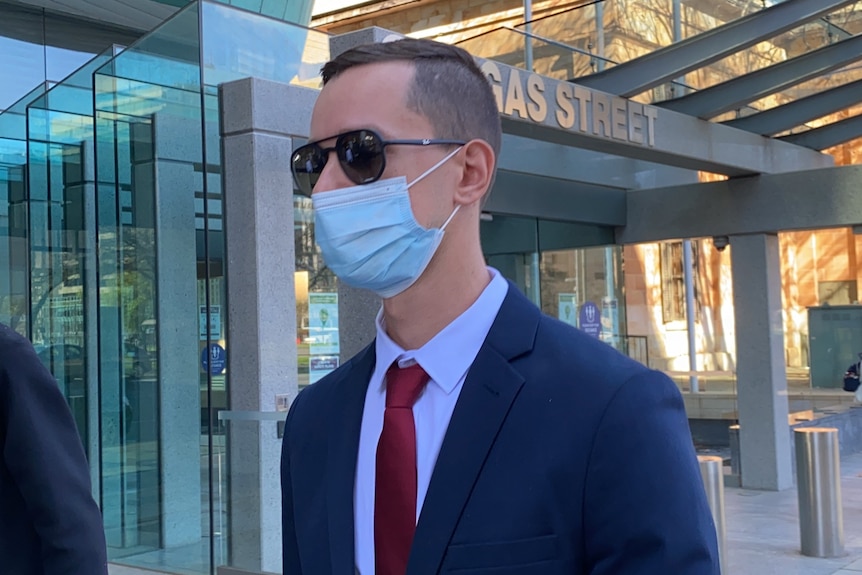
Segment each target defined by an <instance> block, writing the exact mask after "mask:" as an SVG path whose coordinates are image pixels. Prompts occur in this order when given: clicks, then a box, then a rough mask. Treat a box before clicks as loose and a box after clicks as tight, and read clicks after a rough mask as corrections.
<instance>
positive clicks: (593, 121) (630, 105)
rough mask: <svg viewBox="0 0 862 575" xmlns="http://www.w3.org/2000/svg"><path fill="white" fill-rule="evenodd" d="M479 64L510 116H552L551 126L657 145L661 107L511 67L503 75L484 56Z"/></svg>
mask: <svg viewBox="0 0 862 575" xmlns="http://www.w3.org/2000/svg"><path fill="white" fill-rule="evenodd" d="M479 65H480V66H481V68H482V72H484V74H485V75H486V76H487V77H488V80H489V81H490V82H491V87H492V89H493V91H494V96H495V97H496V98H497V107H498V108H499V109H500V112H501V113H502V114H504V115H506V116H509V117H511V118H520V119H522V120H527V121H530V122H534V123H536V124H547V123H548V122H547V121H546V120H547V119H548V116H549V115H550V117H551V119H552V121H551V124H552V125H556V126H558V127H560V128H563V129H565V130H570V131H575V132H580V133H582V134H588V135H593V136H597V137H599V138H605V139H608V140H619V141H622V142H628V143H631V144H635V145H639V146H649V147H654V146H655V127H656V119H657V118H658V108H655V107H653V106H649V105H644V104H641V103H638V102H633V101H631V100H628V99H626V98H620V97H618V96H612V95H610V94H605V93H603V92H596V91H593V90H590V89H588V88H584V87H583V86H578V85H577V84H572V83H570V82H560V81H557V80H552V79H550V78H545V77H543V76H540V75H538V74H533V73H529V72H526V71H523V70H518V69H516V68H509V67H507V68H506V69H508V72H509V74H508V78H504V74H503V70H502V69H501V68H500V66H499V65H498V64H497V63H496V62H492V61H490V60H480V61H479Z"/></svg>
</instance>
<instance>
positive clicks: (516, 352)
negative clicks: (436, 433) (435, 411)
mask: <svg viewBox="0 0 862 575" xmlns="http://www.w3.org/2000/svg"><path fill="white" fill-rule="evenodd" d="M540 313H541V312H539V310H538V309H536V308H535V306H533V305H532V304H531V303H530V302H529V301H528V300H527V299H526V298H525V297H524V296H522V295H521V294H520V292H518V290H517V288H515V287H514V286H513V285H511V284H510V286H509V293H508V295H507V296H506V299H505V300H504V302H503V305H502V307H501V308H500V312H499V313H498V314H497V318H496V320H495V321H494V325H493V326H492V328H491V331H490V332H489V333H488V337H487V339H486V341H485V344H484V345H483V346H482V348H481V349H480V351H479V354H478V355H477V356H476V360H475V361H474V362H473V365H472V366H471V367H470V371H469V373H468V375H467V379H466V381H465V382H464V387H463V389H462V390H461V395H460V397H459V398H458V403H457V404H456V406H455V411H454V412H453V414H452V419H451V421H450V423H449V428H448V429H447V431H446V436H445V438H444V440H443V445H442V447H441V449H440V454H439V455H438V457H437V463H436V465H435V467H434V472H433V474H432V476H431V483H430V485H429V486H428V493H427V495H426V497H425V503H424V504H423V507H422V513H421V514H420V517H419V523H418V525H417V526H416V535H415V537H414V539H413V549H412V551H411V555H410V561H409V564H408V567H407V573H408V575H433V574H436V573H437V571H438V569H439V568H440V564H441V563H442V561H443V556H444V554H445V552H446V547H447V546H448V544H449V541H450V540H451V538H452V534H453V533H454V531H455V527H456V526H457V524H458V521H459V519H460V517H461V513H462V512H463V510H464V506H465V505H466V503H467V500H468V499H469V497H470V493H471V492H472V490H473V486H474V485H475V483H476V480H477V479H478V477H479V474H480V472H481V470H482V467H483V465H484V463H485V460H486V459H487V457H488V453H489V452H490V450H491V447H492V446H493V445H494V441H495V440H496V438H497V435H498V434H499V432H500V428H501V427H502V425H503V422H504V421H505V419H506V415H507V414H508V413H509V409H510V408H511V406H512V402H514V400H515V398H516V397H517V395H518V392H519V391H520V390H521V387H522V386H523V385H524V378H523V377H522V376H521V374H520V373H518V372H517V371H516V370H515V369H514V368H513V367H512V365H511V363H510V362H511V360H513V359H514V358H516V357H518V356H520V355H523V354H525V353H528V352H529V351H531V350H532V349H533V342H534V341H535V335H536V329H537V328H538V321H539V317H540Z"/></svg>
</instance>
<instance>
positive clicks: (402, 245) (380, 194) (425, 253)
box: [312, 147, 461, 298]
mask: <svg viewBox="0 0 862 575" xmlns="http://www.w3.org/2000/svg"><path fill="white" fill-rule="evenodd" d="M460 149H461V148H460V147H459V148H457V149H455V150H453V151H452V152H451V153H450V154H448V155H447V156H446V157H444V158H443V159H442V160H440V161H439V162H437V163H436V164H435V165H433V166H431V168H430V169H428V170H427V171H426V172H425V173H424V174H422V175H421V176H419V177H418V178H416V179H415V180H413V181H412V182H411V183H409V184H408V183H407V179H406V178H404V177H403V176H402V177H399V178H390V179H386V180H379V181H377V182H373V183H371V184H365V185H361V186H352V187H349V188H341V189H338V190H332V191H330V192H323V193H319V194H315V195H314V196H312V201H313V202H314V236H315V240H316V241H317V244H318V245H319V246H320V250H321V252H322V253H323V259H324V261H325V262H326V265H327V267H329V269H331V270H332V271H333V272H334V273H335V275H336V276H338V279H339V280H341V281H343V282H344V283H346V284H347V285H350V286H353V287H356V288H362V289H367V290H371V291H373V292H374V293H376V294H377V295H379V296H380V297H382V298H391V297H394V296H396V295H398V294H400V293H401V292H403V291H404V290H406V289H407V288H409V287H410V286H411V285H413V284H414V283H415V282H416V280H418V279H419V277H420V276H421V275H422V273H423V272H424V271H425V268H426V267H428V264H429V263H430V262H431V258H433V257H434V254H435V253H436V251H437V248H438V247H439V246H440V242H441V241H442V240H443V233H444V230H445V229H446V226H447V225H448V224H449V222H450V221H452V218H453V217H454V216H455V214H456V213H457V212H458V208H459V207H460V206H456V207H455V209H454V210H453V212H452V214H451V215H450V216H449V219H447V220H446V223H444V224H443V225H442V226H441V227H439V228H431V229H426V228H423V227H422V226H421V225H420V224H419V222H417V221H416V218H415V217H413V210H412V208H411V207H410V194H409V191H408V190H409V189H410V187H411V186H413V185H415V184H416V183H418V182H419V181H420V180H422V179H423V178H425V177H426V176H428V174H430V173H432V172H433V171H434V170H436V169H437V168H439V167H440V166H442V165H443V164H444V163H445V162H446V161H448V160H449V158H451V157H452V156H454V155H455V154H456V153H458V150H460Z"/></svg>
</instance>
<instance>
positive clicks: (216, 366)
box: [201, 343, 227, 375]
mask: <svg viewBox="0 0 862 575" xmlns="http://www.w3.org/2000/svg"><path fill="white" fill-rule="evenodd" d="M226 366H227V352H226V351H225V350H224V348H223V347H222V346H220V345H219V344H217V343H211V344H209V345H208V346H207V347H205V348H203V350H201V369H203V370H204V371H209V372H210V373H211V374H213V375H221V374H222V373H224V369H225V367H226Z"/></svg>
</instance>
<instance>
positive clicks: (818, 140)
mask: <svg viewBox="0 0 862 575" xmlns="http://www.w3.org/2000/svg"><path fill="white" fill-rule="evenodd" d="M860 136H862V115H859V116H853V117H852V118H847V119H846V120H840V121H838V122H833V123H831V124H826V125H825V126H821V127H820V128H814V129H813V130H808V131H807V132H802V133H800V134H793V135H790V136H784V137H782V138H779V140H782V141H784V142H790V143H791V144H796V145H797V146H805V147H806V148H811V149H812V150H825V149H827V148H831V147H832V146H837V145H839V144H843V143H845V142H849V141H850V140H855V139H856V138H858V137H860Z"/></svg>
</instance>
